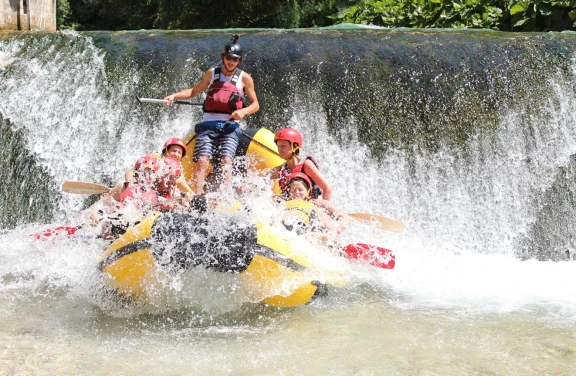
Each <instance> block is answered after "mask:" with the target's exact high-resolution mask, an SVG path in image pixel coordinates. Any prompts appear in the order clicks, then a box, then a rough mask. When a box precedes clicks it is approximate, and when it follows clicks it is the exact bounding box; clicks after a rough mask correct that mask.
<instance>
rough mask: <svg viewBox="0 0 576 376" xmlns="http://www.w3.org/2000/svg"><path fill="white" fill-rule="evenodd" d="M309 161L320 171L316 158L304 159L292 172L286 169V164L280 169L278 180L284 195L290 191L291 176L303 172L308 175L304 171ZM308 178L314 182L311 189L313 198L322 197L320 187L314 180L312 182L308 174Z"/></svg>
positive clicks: (308, 157)
mask: <svg viewBox="0 0 576 376" xmlns="http://www.w3.org/2000/svg"><path fill="white" fill-rule="evenodd" d="M308 159H309V160H311V161H312V163H314V166H316V168H317V169H320V166H319V165H318V162H316V160H315V159H314V157H311V156H307V157H306V158H304V159H303V160H302V162H301V163H300V164H297V165H296V166H294V168H293V169H292V170H289V169H288V168H287V167H286V163H284V164H283V165H282V168H281V169H280V179H278V185H279V186H280V190H281V191H282V193H284V192H286V190H287V189H288V183H289V181H288V176H290V174H292V173H294V172H301V173H303V174H306V172H305V171H304V163H306V161H307V160H308ZM306 176H308V177H309V178H310V181H311V182H312V187H310V190H311V197H312V198H318V197H320V195H321V194H322V190H321V189H320V187H318V185H317V184H316V183H315V182H314V180H312V178H311V177H310V175H308V174H306Z"/></svg>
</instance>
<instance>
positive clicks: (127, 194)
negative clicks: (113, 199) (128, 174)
mask: <svg viewBox="0 0 576 376" xmlns="http://www.w3.org/2000/svg"><path fill="white" fill-rule="evenodd" d="M126 200H128V201H130V200H138V201H139V202H138V203H139V204H140V203H141V204H146V205H154V204H156V203H158V195H157V194H156V191H155V190H153V189H144V187H143V186H142V185H140V184H132V183H128V184H127V185H126V187H125V189H124V191H123V192H122V194H121V195H120V199H119V200H118V201H120V202H124V201H126Z"/></svg>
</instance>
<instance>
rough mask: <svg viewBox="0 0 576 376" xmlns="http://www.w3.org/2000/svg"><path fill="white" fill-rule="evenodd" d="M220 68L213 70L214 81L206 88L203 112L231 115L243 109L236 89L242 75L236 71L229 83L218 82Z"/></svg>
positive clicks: (240, 71)
mask: <svg viewBox="0 0 576 376" xmlns="http://www.w3.org/2000/svg"><path fill="white" fill-rule="evenodd" d="M220 71H221V68H216V69H214V81H212V83H211V84H210V86H208V92H207V93H206V99H205V100H204V105H203V109H204V112H213V113H217V114H231V113H232V112H234V111H236V110H239V109H241V108H242V107H243V105H244V104H243V103H242V93H241V92H240V90H238V87H236V83H237V82H238V79H239V78H240V74H242V70H240V69H236V71H235V72H234V74H233V75H232V78H231V79H230V81H220V75H221V73H220Z"/></svg>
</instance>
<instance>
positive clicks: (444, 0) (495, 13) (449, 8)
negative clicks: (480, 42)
mask: <svg viewBox="0 0 576 376" xmlns="http://www.w3.org/2000/svg"><path fill="white" fill-rule="evenodd" d="M495 3H496V2H495V1H491V0H404V1H395V0H362V1H360V2H359V3H358V4H357V5H355V6H352V7H350V8H347V9H344V10H342V11H341V12H339V13H338V15H337V16H336V19H337V22H338V23H340V22H349V23H357V24H373V25H378V26H385V27H417V28H432V27H433V28H462V27H467V28H487V29H497V28H500V27H501V25H502V23H503V16H504V10H503V9H502V8H501V7H499V6H497V5H495Z"/></svg>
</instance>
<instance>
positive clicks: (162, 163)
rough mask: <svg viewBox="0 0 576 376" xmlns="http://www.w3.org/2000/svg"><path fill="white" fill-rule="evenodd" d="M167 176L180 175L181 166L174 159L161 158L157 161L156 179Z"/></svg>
mask: <svg viewBox="0 0 576 376" xmlns="http://www.w3.org/2000/svg"><path fill="white" fill-rule="evenodd" d="M168 175H176V176H180V175H182V165H181V164H180V161H179V160H177V159H176V158H172V157H163V158H162V159H160V160H159V161H158V177H160V178H164V177H166V176H168Z"/></svg>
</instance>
